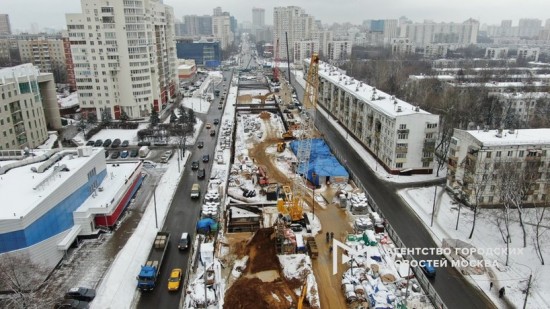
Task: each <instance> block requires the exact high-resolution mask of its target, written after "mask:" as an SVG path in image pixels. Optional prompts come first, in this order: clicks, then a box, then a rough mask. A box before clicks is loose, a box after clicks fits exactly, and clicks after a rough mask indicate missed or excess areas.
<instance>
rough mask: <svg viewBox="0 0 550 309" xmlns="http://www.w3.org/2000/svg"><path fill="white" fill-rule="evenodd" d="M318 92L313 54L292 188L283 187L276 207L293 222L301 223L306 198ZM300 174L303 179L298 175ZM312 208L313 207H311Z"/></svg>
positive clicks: (317, 76) (314, 54)
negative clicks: (282, 196) (281, 198)
mask: <svg viewBox="0 0 550 309" xmlns="http://www.w3.org/2000/svg"><path fill="white" fill-rule="evenodd" d="M318 91H319V56H318V55H317V53H313V55H312V56H311V61H310V65H309V68H308V74H307V80H306V89H305V92H304V100H303V103H304V109H303V110H302V113H301V118H302V119H301V122H300V130H299V131H298V136H297V140H298V143H299V144H298V151H297V152H296V161H297V162H296V167H297V170H296V173H295V174H294V177H293V179H292V187H290V186H283V192H284V193H285V200H284V203H283V201H282V200H279V201H278V203H277V207H278V210H279V212H280V213H282V214H283V215H290V220H291V221H293V222H296V221H303V220H304V217H303V208H304V206H303V205H304V203H305V198H306V196H307V187H306V182H307V171H308V169H309V158H310V156H311V139H312V137H313V135H314V134H313V131H314V130H315V115H316V109H317V96H318ZM300 174H302V175H303V178H302V177H300V176H299V175H300ZM312 207H313V205H312Z"/></svg>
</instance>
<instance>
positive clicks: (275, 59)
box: [273, 38, 279, 82]
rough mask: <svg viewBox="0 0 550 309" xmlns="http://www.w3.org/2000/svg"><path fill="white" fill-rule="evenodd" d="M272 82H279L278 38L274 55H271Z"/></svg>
mask: <svg viewBox="0 0 550 309" xmlns="http://www.w3.org/2000/svg"><path fill="white" fill-rule="evenodd" d="M273 81H274V82H279V38H277V43H276V44H275V54H274V55H273Z"/></svg>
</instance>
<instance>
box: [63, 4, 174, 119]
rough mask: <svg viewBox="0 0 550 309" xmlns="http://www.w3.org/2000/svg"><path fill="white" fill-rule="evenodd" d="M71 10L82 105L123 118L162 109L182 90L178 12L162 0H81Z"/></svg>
mask: <svg viewBox="0 0 550 309" xmlns="http://www.w3.org/2000/svg"><path fill="white" fill-rule="evenodd" d="M81 5H82V13H77V14H66V21H67V28H68V31H69V39H70V42H71V52H72V56H73V61H74V70H75V78H76V83H77V88H78V97H79V102H80V108H81V110H82V111H84V112H94V113H96V114H97V116H98V118H101V117H102V113H107V114H110V115H111V116H112V117H114V118H115V119H118V118H119V117H120V115H121V114H122V113H125V114H126V115H128V116H129V117H130V118H136V117H142V116H147V115H149V113H150V112H151V106H153V108H154V109H155V110H157V111H158V110H160V109H161V106H162V105H164V104H166V103H167V102H168V101H169V100H170V99H171V98H172V97H173V96H175V92H176V47H175V40H174V12H173V9H172V7H170V6H167V5H164V4H163V2H162V1H161V0H149V1H141V0H128V1H107V0H81Z"/></svg>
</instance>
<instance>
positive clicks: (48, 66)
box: [17, 36, 67, 82]
mask: <svg viewBox="0 0 550 309" xmlns="http://www.w3.org/2000/svg"><path fill="white" fill-rule="evenodd" d="M17 45H18V47H19V54H20V57H21V62H22V63H32V64H34V66H36V67H38V68H39V69H40V71H42V72H50V73H54V72H55V74H54V76H55V77H56V81H58V82H61V81H60V79H61V76H60V75H61V74H64V75H66V71H67V67H66V57H65V48H64V42H63V39H62V38H61V37H57V38H45V37H37V36H33V37H28V38H26V39H23V40H17ZM65 80H66V78H65V79H64V80H63V81H65Z"/></svg>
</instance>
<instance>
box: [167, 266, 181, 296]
mask: <svg viewBox="0 0 550 309" xmlns="http://www.w3.org/2000/svg"><path fill="white" fill-rule="evenodd" d="M181 273H182V271H181V268H174V269H172V271H171V272H170V278H169V279H168V291H177V290H178V289H179V288H180V283H181Z"/></svg>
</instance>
